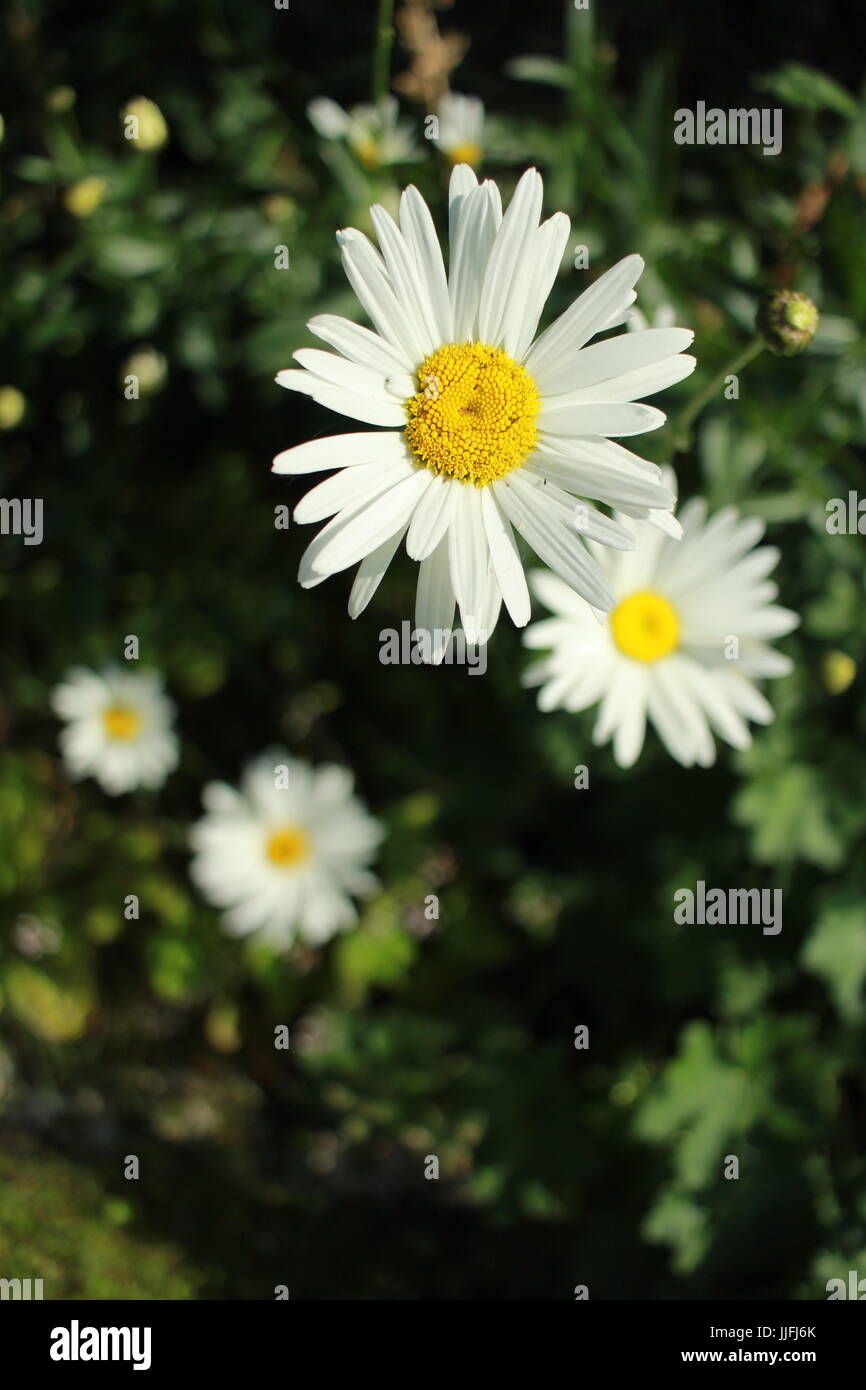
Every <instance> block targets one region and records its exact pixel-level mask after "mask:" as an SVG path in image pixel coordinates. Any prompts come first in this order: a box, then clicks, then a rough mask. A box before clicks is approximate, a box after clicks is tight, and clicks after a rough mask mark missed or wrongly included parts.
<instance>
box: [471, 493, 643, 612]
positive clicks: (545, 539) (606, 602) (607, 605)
mask: <svg viewBox="0 0 866 1390" xmlns="http://www.w3.org/2000/svg"><path fill="white" fill-rule="evenodd" d="M493 489H494V492H495V494H496V500H497V502H498V503H499V504H500V506H501V507H502V508H503V510H504V511H505V513H506V514H507V516H508V517H509V520H510V521H511V522H512V524H513V525H514V527H515V529H516V530H517V532H518V534H519V535H521V536H523V538H524V540H526V541H527V543H528V544H529V545H531V546H532V549H533V550H534V551H535V553H536V555H538V556H539V558H540V559H542V560H543V561H544V563H545V564H547V565H549V566H550V568H551V569H552V570H554V571H555V573H556V574H558V575H560V576H561V577H562V578H563V579H564V580H565V581H566V583H567V584H570V585H571V587H572V588H573V589H574V590H575V592H576V593H578V594H580V595H581V597H582V598H585V599H586V600H587V602H589V603H592V604H594V606H595V607H596V608H601V609H603V610H604V611H605V612H609V610H610V609H611V608H613V606H614V603H615V602H616V600H615V598H614V595H613V590H612V589H611V587H610V585H609V584H608V582H607V579H606V577H605V575H604V573H603V571H602V569H601V568H600V566H599V565H598V564H596V562H595V561H594V560H593V559H592V557H591V556H590V555H588V554H587V552H586V550H585V549H584V546H583V545H582V543H581V541H580V540H579V538H578V537H577V536H576V535H574V534H569V531H568V528H567V527H566V526H565V525H564V524H563V523H562V521H561V519H560V516H559V514H558V512H557V510H556V509H554V508H551V507H549V506H545V505H544V499H543V497H541V496H540V495H539V494H540V493H541V492H542V489H537V490H536V492H534V493H533V492H531V491H530V492H528V493H527V491H526V489H525V487H524V486H523V485H522V480H521V477H520V473H519V471H518V472H515V473H512V474H511V475H510V476H509V477H506V478H503V479H501V480H500V481H499V482H498V483H494V484H493Z"/></svg>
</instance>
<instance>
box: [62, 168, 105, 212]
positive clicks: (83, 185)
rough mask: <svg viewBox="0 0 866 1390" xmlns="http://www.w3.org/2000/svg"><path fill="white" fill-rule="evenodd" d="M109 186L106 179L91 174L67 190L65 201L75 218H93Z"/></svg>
mask: <svg viewBox="0 0 866 1390" xmlns="http://www.w3.org/2000/svg"><path fill="white" fill-rule="evenodd" d="M107 188H108V184H107V183H106V182H105V179H100V178H97V177H96V175H95V174H89V175H88V176H87V178H86V179H79V180H78V183H74V184H73V185H72V187H71V188H67V190H66V193H65V194H64V199H63V201H64V202H65V204H66V207H67V210H68V211H69V212H71V213H72V215H73V217H92V216H93V214H94V213H95V212H96V209H97V208H98V207H99V204H100V203H101V202H102V200H103V198H104V197H105V193H106V190H107Z"/></svg>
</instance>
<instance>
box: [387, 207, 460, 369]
mask: <svg viewBox="0 0 866 1390" xmlns="http://www.w3.org/2000/svg"><path fill="white" fill-rule="evenodd" d="M400 230H401V232H402V233H403V236H404V237H405V239H406V244H407V245H408V247H409V249H410V251H411V252H412V254H413V256H414V258H415V266H416V269H417V272H418V275H419V277H420V278H421V279H423V280H424V281H425V282H426V286H427V294H428V297H429V299H430V303H431V304H432V306H433V314H434V318H435V324H436V333H437V337H438V340H439V342H440V343H450V342H451V340H452V337H453V329H452V322H451V300H450V299H449V297H448V278H447V276H446V274H445V266H444V264H443V261H442V250H441V247H440V246H439V238H438V237H437V235H436V228H435V227H434V225H433V218H432V217H431V216H430V209H429V208H428V207H427V204H426V203H425V202H424V199H423V198H422V197H421V194H420V193H419V192H418V189H417V188H414V187H411V186H410V187H409V188H407V189H406V190H405V192H404V193H403V196H402V198H401V199H400Z"/></svg>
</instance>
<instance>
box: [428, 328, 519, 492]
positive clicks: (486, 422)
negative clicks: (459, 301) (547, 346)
mask: <svg viewBox="0 0 866 1390" xmlns="http://www.w3.org/2000/svg"><path fill="white" fill-rule="evenodd" d="M417 379H418V391H417V392H416V394H415V395H414V396H411V397H410V398H409V400H408V401H407V403H406V410H407V413H408V416H409V423H408V424H407V426H406V442H407V444H408V445H409V448H410V449H411V450H412V453H413V454H414V455H415V458H416V459H417V460H418V462H419V463H421V464H423V465H424V467H425V468H429V469H431V470H432V472H434V473H440V474H443V475H444V476H445V477H448V478H456V479H458V480H459V481H460V482H464V483H474V484H475V486H476V487H485V486H487V485H488V484H489V483H493V482H496V480H497V478H503V477H504V476H505V474H506V473H510V472H511V470H512V468H517V467H518V465H519V464H521V463H523V462H524V461H525V460H526V459H527V458H528V456H529V454H530V453H531V451H532V449H533V448H534V446H535V441H536V428H535V421H536V418H537V416H538V411H539V406H540V402H539V399H538V391H537V389H536V385H535V382H534V381H533V380H532V377H531V376H530V375H529V373H528V372H526V371H524V369H523V368H522V367H521V366H520V364H519V362H515V361H514V359H513V358H511V357H509V356H508V355H507V353H504V352H500V351H499V350H498V348H492V347H487V346H485V344H484V343H451V344H449V345H448V346H447V347H442V348H437V350H436V352H433V353H431V354H430V356H429V357H428V358H426V359H425V361H423V362H422V363H421V366H420V367H419V368H418V371H417Z"/></svg>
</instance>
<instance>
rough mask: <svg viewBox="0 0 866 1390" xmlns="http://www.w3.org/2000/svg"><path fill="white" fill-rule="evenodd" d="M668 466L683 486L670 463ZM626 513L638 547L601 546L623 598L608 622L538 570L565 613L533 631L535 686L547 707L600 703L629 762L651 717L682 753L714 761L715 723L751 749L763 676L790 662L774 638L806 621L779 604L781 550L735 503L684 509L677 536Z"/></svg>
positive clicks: (540, 587)
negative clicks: (774, 576) (540, 652)
mask: <svg viewBox="0 0 866 1390" xmlns="http://www.w3.org/2000/svg"><path fill="white" fill-rule="evenodd" d="M665 474H666V477H668V480H669V482H670V486H671V487H672V488H675V487H676V480H675V478H674V477H673V475H672V473H671V470H670V469H666V470H665ZM621 521H622V524H623V525H624V526H628V527H630V528H631V529H632V530H634V531H635V533H636V539H637V544H636V545H635V548H634V550H632V551H631V552H630V553H628V554H619V555H616V556H614V555H612V554H611V553H610V552H604V551H602V550H601V548H600V547H599V546H593V548H594V549H595V550H596V552H597V554H598V558H599V562H600V563H601V564H602V565H603V566H604V568H605V570H606V572H607V575H608V578H609V580H610V584H611V588H612V589H613V592H614V595H615V606H614V608H613V611H612V613H611V614H610V617H609V619H608V621H607V622H606V623H605V624H603V625H602V624H600V623H599V622H598V620H597V617H596V616H595V615H593V613H592V611H591V610H590V609H589V608H587V606H586V605H585V604H583V603H580V602H579V601H578V600H576V599H575V596H574V594H573V593H572V591H571V590H570V589H569V588H568V586H567V585H565V584H563V582H562V580H560V579H558V578H556V576H555V575H552V574H550V573H546V572H536V573H534V574H533V575H531V583H532V588H533V591H534V593H535V594H536V595H537V597H538V598H540V599H541V601H542V603H544V604H546V606H547V607H548V608H549V609H550V610H551V612H552V613H553V614H554V615H555V616H554V617H552V618H547V619H545V620H544V621H543V622H538V623H533V625H532V626H531V627H530V628H529V630H528V631H527V632H526V634H525V636H524V639H523V640H524V642H525V644H526V646H527V647H540V648H549V649H550V654H549V655H548V656H547V657H545V658H544V659H543V660H542V661H540V662H537V663H536V664H535V665H534V666H532V667H530V669H529V671H528V672H527V673H526V676H525V678H524V680H525V683H526V684H528V685H539V686H540V687H541V689H540V691H539V696H538V705H539V708H540V709H543V710H552V709H556V708H562V709H567V710H570V711H577V710H584V709H587V708H588V707H589V706H590V705H594V704H596V703H597V702H600V709H599V713H598V719H597V721H596V725H595V730H594V733H593V738H594V740H595V742H596V743H606V742H608V741H609V740H610V739H611V738H612V739H613V753H614V757H615V758H616V761H617V762H618V763H619V764H620V766H621V767H631V765H632V764H633V763H634V762H635V761H636V760H637V757H638V754H639V753H640V751H641V748H642V747H643V742H644V733H645V729H646V721H647V719H649V721H650V723H651V724H653V725H654V727H655V729H656V732H657V733H658V735H659V737H660V738H661V740H662V743H663V744H664V745H665V747H666V748H667V750H668V752H669V753H670V754H671V756H672V757H674V758H676V760H677V762H680V763H682V764H683V765H684V766H685V767H691V766H693V765H694V764H695V763H697V764H698V765H699V766H701V767H709V766H710V764H711V763H712V762H713V761H714V760H715V744H714V741H713V733H714V732H715V733H716V734H718V735H719V737H720V738H723V739H724V740H725V741H726V742H727V743H730V744H731V745H732V746H733V747H734V748H745V747H747V746H748V744H749V743H750V742H751V736H750V734H749V729H748V724H747V721H748V720H752V721H754V722H755V723H756V724H769V723H771V722H772V719H773V711H772V709H771V708H770V706H769V704H768V703H767V701H766V700H765V699H764V697H763V695H762V694H761V693H760V691H759V690H758V688H757V686H756V685H755V680H756V679H760V678H762V677H770V676H784V675H786V674H787V673H788V672H789V671H790V670H791V662H790V661H789V659H788V657H786V656H782V655H781V654H780V653H779V652H777V651H775V650H774V649H773V648H772V647H771V646H769V645H768V644H769V643H770V642H771V641H772V640H773V638H775V637H782V636H783V635H784V634H785V633H787V632H790V631H791V630H792V629H793V628H795V627H796V626H797V623H798V622H799V618H798V617H797V615H796V613H792V612H790V611H789V610H788V609H787V608H779V607H777V606H776V605H775V604H774V602H773V600H774V599H775V597H776V595H777V593H778V590H777V587H776V585H775V584H774V583H772V582H771V581H770V580H769V579H768V578H767V576H768V575H769V574H770V572H771V571H772V569H773V568H774V567H775V565H776V562H777V560H778V558H779V551H778V550H777V549H776V548H775V547H774V546H760V547H759V548H758V549H756V548H755V547H756V546H757V543H758V541H759V540H760V538H761V536H762V535H763V532H764V525H763V522H761V521H758V520H756V519H753V518H750V519H749V520H745V521H744V520H742V519H741V518H740V517H739V516H738V514H737V512H736V510H735V509H734V508H733V507H725V508H724V509H723V510H722V511H720V512H716V514H715V515H714V516H713V517H711V518H708V517H707V506H706V503H705V502H704V500H703V499H702V498H695V499H694V500H693V501H691V502H688V503H687V504H686V506H685V507H684V508H683V510H682V513H681V515H680V521H681V523H682V528H683V537H682V540H681V541H679V542H678V543H674V542H673V541H671V540H670V539H668V538H666V537H664V536H663V535H661V533H659V532H658V531H652V530H650V529H649V528H647V527H643V528H641V529H640V532H639V534H638V531H637V528H636V527H634V525H633V523H632V522H631V521H630V520H629V518H627V517H622V518H621Z"/></svg>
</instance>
